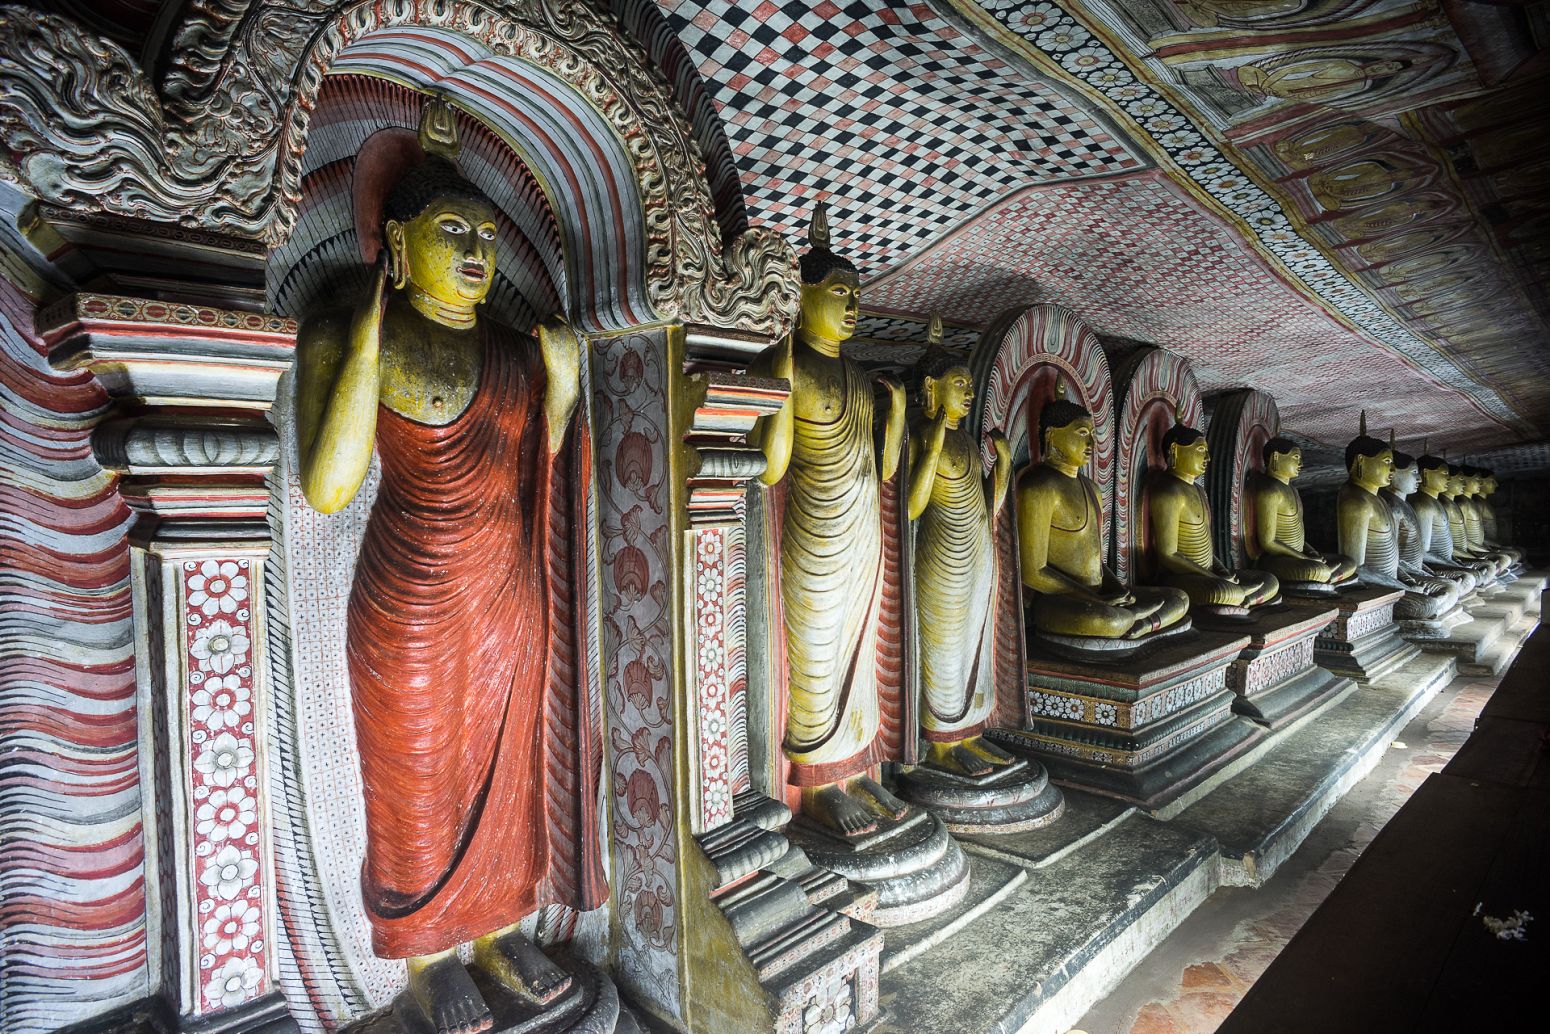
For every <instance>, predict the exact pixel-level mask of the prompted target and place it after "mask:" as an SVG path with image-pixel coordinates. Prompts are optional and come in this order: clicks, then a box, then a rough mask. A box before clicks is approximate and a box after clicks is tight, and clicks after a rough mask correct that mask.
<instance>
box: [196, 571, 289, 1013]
mask: <svg viewBox="0 0 1550 1034" xmlns="http://www.w3.org/2000/svg"><path fill="white" fill-rule="evenodd" d="M181 567H182V570H181V575H182V583H183V625H184V634H185V636H186V640H185V644H184V650H185V655H184V656H185V663H186V671H187V684H186V686H185V693H186V703H185V706H186V708H187V711H186V714H187V729H188V740H187V742H186V744H185V750H186V751H187V756H188V757H189V758H190V763H189V770H188V778H189V779H190V780H191V785H190V786H189V790H190V791H191V793H192V800H191V801H190V806H191V809H192V813H193V814H192V829H191V830H190V831H189V832H190V834H191V835H190V838H189V841H190V842H189V848H188V853H187V855H186V856H185V857H186V864H187V865H188V866H189V867H190V876H191V877H192V880H193V883H194V896H195V902H194V905H195V908H196V910H197V914H198V915H199V916H200V920H199V924H200V925H199V927H198V929H197V931H196V933H197V935H198V939H199V947H200V953H199V961H198V966H199V969H198V974H199V976H198V979H199V981H200V985H201V987H202V993H201V1010H202V1012H203V1014H206V1015H208V1014H210V1013H215V1012H220V1011H221V1010H225V1009H231V1008H235V1007H237V1006H239V1005H243V1004H245V1003H246V1002H248V1001H250V1000H252V999H253V998H255V997H257V996H258V995H260V994H263V993H265V991H267V990H268V976H267V974H268V964H269V960H270V955H269V948H268V943H267V937H266V935H265V924H266V917H265V914H264V909H265V908H266V907H267V905H266V901H267V900H269V899H268V897H267V896H266V894H265V887H264V880H265V879H266V876H265V873H264V871H263V866H262V865H261V863H260V859H261V857H262V852H263V851H265V850H267V845H266V844H265V842H264V837H263V825H262V823H263V812H262V808H263V805H262V801H261V799H260V797H259V794H260V793H261V785H260V781H259V772H258V741H257V738H256V737H257V731H256V728H255V718H256V714H255V710H256V707H257V703H258V701H257V700H256V688H257V683H256V681H255V679H256V677H257V675H256V672H255V665H254V663H253V662H254V661H255V660H256V658H255V656H254V652H255V649H256V647H255V635H254V627H253V614H252V608H253V605H254V604H255V602H256V601H255V599H254V598H253V592H254V589H255V581H254V576H255V567H254V565H253V564H252V562H251V561H250V560H247V559H226V558H211V559H206V560H188V561H184V562H183V563H182V565H181Z"/></svg>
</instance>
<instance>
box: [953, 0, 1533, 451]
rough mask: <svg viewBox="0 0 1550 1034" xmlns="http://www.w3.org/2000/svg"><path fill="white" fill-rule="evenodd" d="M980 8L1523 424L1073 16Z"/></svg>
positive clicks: (1235, 209) (1324, 288)
mask: <svg viewBox="0 0 1550 1034" xmlns="http://www.w3.org/2000/svg"><path fill="white" fill-rule="evenodd" d="M959 2H961V0H959ZM965 6H971V5H965ZM981 6H983V8H984V10H985V12H986V13H987V14H988V15H989V16H990V17H992V18H994V19H995V21H996V22H997V23H998V24H999V25H1001V26H1002V27H1003V28H1005V29H1007V30H1008V31H1010V32H1012V33H1014V34H1015V35H1017V36H1018V37H1020V38H1021V39H1022V40H1023V42H1025V43H1026V44H1027V45H1029V46H1030V47H1032V48H1033V49H1035V50H1036V51H1038V52H1039V53H1040V54H1041V55H1042V56H1043V57H1044V58H1045V59H1046V60H1048V61H1051V62H1053V63H1055V64H1056V65H1058V66H1059V67H1060V68H1061V69H1063V70H1064V71H1065V72H1066V73H1067V74H1069V75H1070V76H1071V77H1073V78H1074V79H1076V80H1077V81H1078V82H1080V83H1082V84H1083V85H1085V86H1087V87H1088V88H1090V89H1092V90H1095V91H1097V92H1098V93H1099V94H1100V95H1101V96H1102V97H1103V98H1104V99H1105V100H1107V101H1109V102H1110V103H1111V104H1113V105H1114V106H1115V107H1116V108H1118V109H1119V110H1120V111H1122V112H1124V113H1125V114H1126V115H1128V116H1130V118H1131V119H1132V120H1133V122H1134V123H1135V125H1136V126H1137V127H1138V128H1139V129H1140V131H1141V132H1143V133H1145V134H1147V135H1149V136H1150V137H1151V139H1152V140H1153V142H1154V143H1155V144H1156V145H1157V147H1158V148H1159V149H1161V150H1162V152H1164V153H1165V154H1166V155H1167V157H1168V158H1169V159H1170V160H1171V161H1172V163H1173V164H1174V165H1175V166H1176V167H1177V168H1178V169H1179V170H1180V171H1181V172H1183V173H1184V174H1185V175H1186V176H1188V177H1189V178H1190V179H1191V180H1192V181H1193V182H1194V183H1195V184H1196V185H1197V186H1198V187H1199V188H1200V189H1201V190H1203V191H1204V192H1205V193H1206V194H1207V195H1209V196H1210V197H1211V198H1212V199H1213V200H1215V201H1216V202H1217V203H1218V204H1220V205H1221V206H1222V207H1223V208H1225V209H1226V210H1227V211H1228V213H1230V214H1231V215H1233V216H1235V217H1236V218H1237V219H1239V220H1241V221H1242V222H1243V223H1244V225H1245V226H1246V227H1247V228H1248V230H1249V232H1251V233H1252V234H1253V235H1254V238H1255V241H1256V242H1257V243H1258V245H1259V247H1260V250H1261V252H1262V254H1266V255H1268V256H1270V257H1272V258H1273V259H1274V261H1275V264H1276V265H1278V266H1279V267H1280V268H1281V269H1282V270H1284V271H1285V273H1286V274H1287V275H1288V277H1289V278H1290V279H1292V280H1293V281H1295V282H1298V283H1300V284H1302V285H1303V287H1304V288H1306V289H1307V290H1308V291H1309V292H1311V293H1312V294H1313V295H1315V296H1316V297H1318V298H1320V299H1322V300H1323V301H1324V302H1325V303H1327V304H1328V306H1329V307H1330V308H1332V309H1333V310H1334V311H1335V312H1337V313H1338V314H1339V315H1341V316H1342V317H1344V318H1345V320H1346V321H1348V322H1349V323H1351V324H1352V325H1354V326H1355V327H1357V328H1358V329H1360V330H1361V331H1363V332H1364V333H1366V334H1368V335H1370V336H1371V337H1372V338H1374V339H1375V340H1377V341H1378V342H1380V343H1381V344H1383V345H1386V346H1387V347H1389V348H1391V349H1393V350H1394V351H1395V352H1397V353H1398V354H1399V355H1401V356H1403V357H1404V358H1405V359H1407V360H1409V361H1410V362H1412V363H1414V364H1416V365H1417V366H1419V367H1420V368H1421V369H1423V370H1425V371H1426V372H1428V373H1430V374H1432V375H1433V376H1435V377H1437V378H1439V379H1440V380H1443V381H1445V382H1447V383H1448V384H1450V385H1452V386H1455V387H1457V388H1459V390H1461V391H1463V392H1464V393H1465V394H1467V395H1468V396H1469V397H1470V398H1471V399H1472V400H1474V402H1475V403H1476V404H1477V405H1479V406H1480V407H1481V408H1482V409H1484V410H1485V411H1486V412H1488V413H1489V414H1490V415H1491V416H1493V417H1495V418H1496V419H1499V420H1502V421H1504V422H1505V423H1507V424H1508V425H1514V426H1515V425H1517V424H1519V423H1521V422H1522V418H1521V417H1520V416H1519V415H1518V413H1517V412H1516V411H1515V410H1513V409H1512V407H1511V406H1509V405H1508V404H1507V403H1506V401H1505V400H1504V399H1502V397H1501V396H1500V395H1499V394H1497V392H1496V391H1495V390H1493V389H1492V388H1490V387H1488V386H1486V385H1484V384H1481V383H1479V382H1478V381H1477V380H1475V378H1474V377H1473V376H1471V375H1470V374H1468V373H1467V372H1465V371H1464V370H1463V369H1462V368H1460V367H1458V366H1457V365H1456V364H1454V363H1453V362H1452V361H1451V360H1449V359H1448V357H1447V356H1446V355H1445V354H1444V353H1442V352H1441V351H1440V350H1439V349H1437V348H1434V347H1433V346H1431V345H1429V344H1427V343H1426V342H1425V341H1423V340H1422V339H1421V338H1419V337H1417V336H1416V335H1415V334H1414V333H1412V332H1411V331H1409V330H1407V329H1406V328H1405V327H1404V326H1403V325H1402V324H1401V323H1400V322H1399V321H1398V320H1396V319H1395V318H1394V317H1393V316H1391V315H1390V314H1389V313H1388V312H1386V311H1385V310H1384V309H1383V307H1382V306H1380V305H1379V304H1378V303H1377V302H1376V301H1375V300H1374V299H1373V298H1372V297H1371V296H1370V295H1369V294H1368V293H1367V292H1366V291H1364V290H1363V289H1362V288H1361V287H1359V286H1358V285H1357V284H1356V283H1355V282H1353V281H1352V279H1351V278H1350V276H1349V275H1348V274H1346V273H1344V272H1342V271H1341V270H1340V269H1338V268H1337V267H1336V266H1335V265H1334V264H1333V263H1331V262H1330V261H1329V259H1327V258H1325V257H1324V255H1323V253H1322V252H1320V251H1319V249H1318V248H1317V247H1315V246H1314V245H1313V244H1312V243H1311V242H1310V241H1308V240H1307V239H1306V238H1304V237H1303V236H1302V235H1301V234H1300V233H1298V232H1297V230H1296V228H1295V227H1293V226H1292V224H1291V221H1290V220H1289V219H1288V218H1287V217H1286V214H1285V212H1284V211H1282V208H1281V205H1280V204H1279V202H1277V201H1276V199H1275V198H1273V197H1271V196H1270V194H1269V193H1267V192H1266V191H1265V190H1263V189H1262V188H1261V187H1259V185H1258V184H1256V183H1255V182H1254V181H1253V180H1252V179H1250V178H1249V177H1248V176H1247V175H1246V174H1244V173H1243V172H1242V171H1241V170H1240V169H1239V168H1238V167H1237V165H1235V164H1234V163H1233V162H1232V161H1230V160H1229V159H1228V158H1227V156H1226V155H1224V154H1223V153H1222V152H1221V151H1220V150H1218V149H1217V147H1216V146H1215V145H1214V144H1212V143H1211V142H1210V140H1208V139H1207V137H1206V135H1205V134H1204V133H1202V132H1201V131H1200V130H1199V128H1198V127H1197V126H1196V125H1195V124H1194V122H1192V121H1191V119H1190V118H1189V117H1188V116H1187V115H1186V114H1185V113H1184V112H1182V111H1180V110H1179V109H1178V107H1176V106H1175V105H1174V104H1172V103H1171V102H1170V101H1168V100H1167V99H1166V98H1165V97H1164V96H1163V95H1162V94H1161V93H1160V92H1159V91H1158V90H1156V89H1155V88H1153V87H1152V86H1149V85H1147V84H1146V83H1144V82H1141V81H1139V80H1138V79H1137V78H1136V77H1135V75H1134V74H1133V73H1132V72H1131V71H1130V69H1129V68H1128V67H1127V66H1126V65H1125V63H1124V62H1123V61H1122V60H1121V59H1120V58H1119V57H1118V56H1117V55H1115V53H1114V52H1113V51H1111V50H1110V49H1109V48H1108V47H1107V46H1105V45H1104V43H1103V41H1102V40H1100V39H1099V38H1098V37H1096V36H1094V35H1093V34H1092V33H1091V32H1089V31H1088V30H1087V29H1086V28H1085V27H1084V26H1083V25H1082V24H1081V23H1080V22H1079V21H1078V20H1077V18H1076V17H1075V16H1074V15H1072V14H1070V13H1068V12H1067V11H1065V10H1064V9H1063V8H1061V7H1060V6H1059V5H1057V4H1054V3H1049V2H1037V3H1028V2H1027V0H982V4H981Z"/></svg>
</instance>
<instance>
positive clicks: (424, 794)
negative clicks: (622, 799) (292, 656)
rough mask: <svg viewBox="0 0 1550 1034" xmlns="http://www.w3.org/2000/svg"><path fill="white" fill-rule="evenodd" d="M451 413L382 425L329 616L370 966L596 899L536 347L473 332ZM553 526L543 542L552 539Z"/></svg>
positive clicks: (560, 497)
mask: <svg viewBox="0 0 1550 1034" xmlns="http://www.w3.org/2000/svg"><path fill="white" fill-rule="evenodd" d="M482 332H483V333H484V335H485V342H484V353H485V355H484V362H483V365H482V369H481V372H480V383H479V386H478V388H477V390H476V391H475V394H474V397H473V400H472V401H471V402H470V404H469V406H468V408H467V409H466V410H465V411H464V412H463V413H462V414H461V415H460V416H459V417H458V418H457V419H455V420H454V421H452V423H450V424H448V425H446V426H444V427H434V426H430V425H426V424H421V423H418V422H416V421H414V420H411V419H409V418H407V417H404V416H401V415H399V414H397V413H394V412H393V411H391V410H389V409H387V408H386V407H382V408H381V409H380V410H379V413H378V418H377V442H376V444H377V450H378V454H379V456H380V458H381V463H382V483H381V487H380V489H379V492H378V496H377V499H376V502H375V505H374V506H373V508H372V512H371V516H370V519H369V520H368V522H367V527H366V535H365V539H364V541H363V543H362V546H361V554H360V559H359V562H358V564H357V567H356V572H355V581H354V585H353V588H352V590H351V593H350V601H349V609H348V642H347V659H348V666H349V672H350V683H351V692H352V699H353V702H354V710H355V726H356V738H357V742H358V745H359V749H360V760H361V775H362V781H363V784H364V791H365V804H366V858H365V862H364V864H363V867H362V874H361V875H362V879H361V884H362V893H363V897H364V899H365V904H366V910H367V914H368V918H369V919H370V922H371V928H372V944H373V948H374V950H375V951H376V953H377V954H378V955H379V956H382V957H385V958H401V957H406V956H412V955H424V954H430V953H432V952H437V951H441V950H444V949H447V948H450V947H453V946H454V945H457V944H459V943H462V942H464V941H468V940H470V939H472V938H474V937H478V936H480V935H483V934H486V933H489V932H491V931H493V930H496V929H499V928H501V927H503V926H507V925H510V924H511V923H514V922H517V921H518V920H520V919H521V918H522V917H524V916H526V915H528V914H529V913H531V912H533V911H534V910H536V909H537V908H539V907H541V906H544V905H548V904H565V905H570V906H572V907H576V908H581V909H588V908H594V907H597V906H598V905H599V904H601V902H602V900H603V899H604V897H605V896H606V886H605V884H604V877H603V873H602V869H601V859H600V858H599V851H598V847H597V843H596V825H595V824H596V791H597V779H598V773H597V765H598V758H599V756H600V746H599V743H598V729H597V723H596V716H595V715H593V714H592V713H591V706H590V704H589V701H588V694H587V691H586V675H585V661H584V656H585V651H584V649H581V648H580V643H581V641H582V640H581V637H582V636H583V635H584V626H583V623H582V622H581V620H580V613H581V612H580V610H579V608H580V607H581V606H582V602H583V600H584V595H583V594H582V593H581V592H579V591H577V590H578V587H580V586H581V585H582V584H583V580H582V579H581V578H579V577H577V568H578V565H577V563H576V559H575V558H577V557H579V556H580V555H581V552H582V549H584V542H585V540H584V538H583V539H582V540H581V543H578V542H576V541H574V540H573V539H572V536H573V535H580V534H581V532H580V529H579V528H578V527H577V526H578V525H579V524H580V523H582V522H581V521H580V520H579V519H578V517H577V514H578V512H579V513H583V514H584V513H585V509H584V505H578V504H581V502H582V501H581V499H580V496H579V493H581V492H584V491H585V486H586V484H587V483H588V482H589V481H590V477H589V469H590V465H589V462H588V460H589V456H588V451H587V450H588V443H587V441H586V438H585V427H584V425H582V426H580V427H578V428H577V430H575V431H574V432H572V433H571V434H570V435H569V436H568V443H567V447H566V448H564V449H562V450H560V452H559V455H558V456H557V457H556V458H555V459H554V460H553V461H551V459H550V456H549V451H548V429H547V423H546V421H545V419H544V413H543V406H542V403H543V395H544V384H545V379H544V370H543V366H542V364H541V362H540V361H539V357H538V349H537V347H536V344H535V343H534V342H533V341H532V340H531V339H530V338H523V337H519V336H517V335H516V334H515V333H514V332H511V331H507V330H505V328H500V327H498V326H497V327H492V326H491V325H490V324H488V323H487V324H485V325H484V329H483V331H482ZM556 524H558V527H556Z"/></svg>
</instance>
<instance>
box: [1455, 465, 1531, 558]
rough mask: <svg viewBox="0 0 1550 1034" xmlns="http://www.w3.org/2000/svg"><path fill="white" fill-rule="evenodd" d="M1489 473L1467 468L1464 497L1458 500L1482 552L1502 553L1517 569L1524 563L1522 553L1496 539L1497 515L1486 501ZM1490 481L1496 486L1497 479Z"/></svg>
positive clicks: (1472, 539)
mask: <svg viewBox="0 0 1550 1034" xmlns="http://www.w3.org/2000/svg"><path fill="white" fill-rule="evenodd" d="M1490 474H1491V472H1490V471H1488V470H1486V469H1485V468H1484V467H1465V468H1464V494H1463V495H1462V496H1461V497H1460V499H1459V505H1460V507H1461V508H1462V509H1463V511H1464V527H1465V531H1466V532H1467V533H1468V534H1469V536H1470V539H1471V541H1472V542H1476V543H1478V544H1479V546H1480V548H1481V549H1482V550H1485V551H1486V552H1495V553H1500V554H1502V555H1503V556H1505V557H1507V558H1508V559H1509V560H1511V561H1512V565H1511V566H1513V567H1516V566H1517V565H1518V564H1520V563H1522V562H1523V553H1522V552H1521V551H1520V550H1517V549H1513V548H1512V547H1511V546H1504V545H1502V543H1501V541H1500V540H1498V539H1497V537H1496V514H1495V512H1494V511H1492V510H1491V506H1490V503H1489V502H1487V501H1486V488H1485V485H1486V479H1487V478H1488V477H1490ZM1491 480H1492V482H1493V487H1494V481H1495V479H1494V478H1491ZM1488 513H1489V517H1488V516H1487V514H1488Z"/></svg>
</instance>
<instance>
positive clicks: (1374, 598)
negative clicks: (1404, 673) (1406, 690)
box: [1313, 587, 1420, 683]
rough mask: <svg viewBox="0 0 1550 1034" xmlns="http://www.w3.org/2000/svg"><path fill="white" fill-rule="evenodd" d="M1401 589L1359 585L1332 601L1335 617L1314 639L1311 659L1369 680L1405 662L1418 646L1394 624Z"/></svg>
mask: <svg viewBox="0 0 1550 1034" xmlns="http://www.w3.org/2000/svg"><path fill="white" fill-rule="evenodd" d="M1404 595H1405V593H1404V590H1402V589H1386V588H1381V587H1379V588H1361V589H1354V590H1352V591H1351V592H1348V593H1345V594H1343V595H1342V596H1341V597H1340V598H1339V599H1338V600H1336V601H1335V606H1336V607H1338V608H1339V613H1338V614H1336V616H1335V620H1333V621H1331V622H1330V623H1329V625H1328V626H1327V627H1326V628H1325V629H1324V631H1323V632H1322V633H1320V634H1319V637H1318V639H1317V640H1315V645H1314V652H1313V659H1314V660H1315V661H1317V662H1318V663H1319V664H1320V665H1321V666H1323V667H1325V668H1327V669H1329V670H1330V671H1332V672H1334V673H1335V674H1336V675H1345V676H1347V677H1349V678H1352V679H1354V680H1356V681H1357V682H1361V683H1368V682H1372V681H1374V680H1375V679H1380V678H1382V677H1383V676H1384V675H1387V674H1388V673H1389V672H1391V671H1393V670H1394V669H1395V668H1398V667H1399V666H1400V665H1401V664H1404V663H1406V662H1407V661H1409V660H1411V659H1412V658H1414V657H1415V656H1416V654H1417V653H1419V652H1420V647H1417V646H1414V645H1412V644H1411V643H1408V642H1406V641H1405V640H1404V639H1403V638H1402V637H1401V636H1400V634H1399V626H1398V625H1397V624H1395V623H1394V604H1396V603H1398V602H1399V600H1400V599H1401V598H1403V597H1404Z"/></svg>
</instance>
